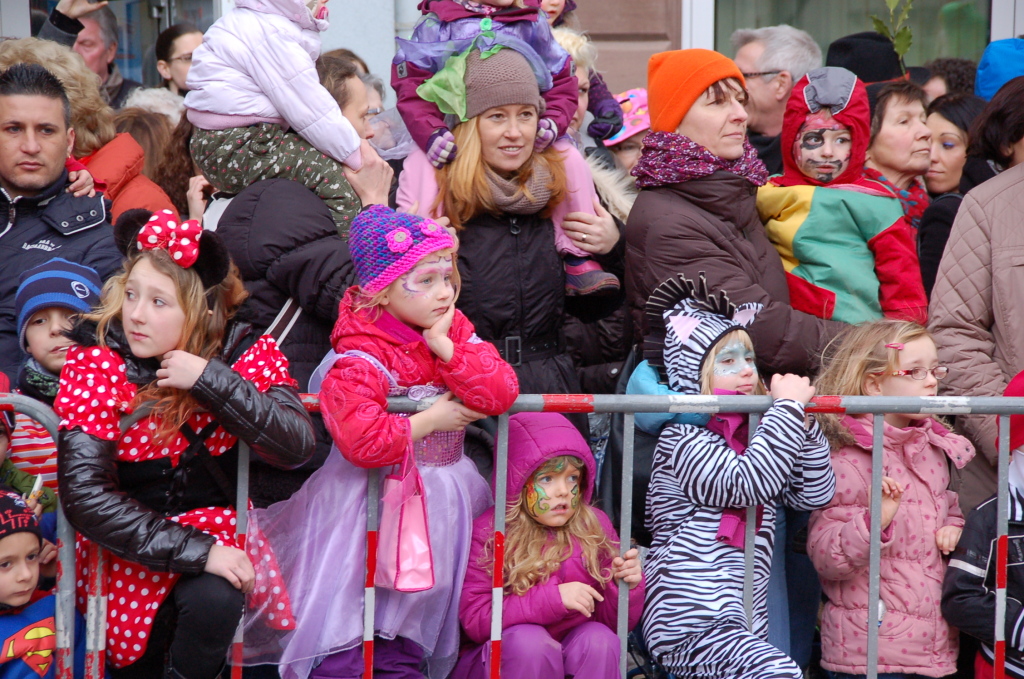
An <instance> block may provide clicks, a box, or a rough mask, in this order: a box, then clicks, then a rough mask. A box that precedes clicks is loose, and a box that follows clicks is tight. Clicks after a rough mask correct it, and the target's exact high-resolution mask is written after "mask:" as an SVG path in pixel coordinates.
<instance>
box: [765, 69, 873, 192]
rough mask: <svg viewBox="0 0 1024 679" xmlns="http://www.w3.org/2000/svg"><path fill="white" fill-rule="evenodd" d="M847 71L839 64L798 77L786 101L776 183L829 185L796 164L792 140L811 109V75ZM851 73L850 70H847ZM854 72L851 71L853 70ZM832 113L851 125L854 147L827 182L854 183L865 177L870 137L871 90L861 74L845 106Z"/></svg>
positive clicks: (777, 184)
mask: <svg viewBox="0 0 1024 679" xmlns="http://www.w3.org/2000/svg"><path fill="white" fill-rule="evenodd" d="M825 70H828V71H846V69H840V68H835V67H832V68H827V69H815V70H814V71H811V72H810V73H808V74H807V75H805V76H804V77H803V78H800V80H798V81H797V83H796V85H795V86H794V87H793V91H792V92H791V93H790V95H789V102H788V103H787V104H786V114H785V118H783V121H782V139H781V140H780V141H781V144H782V167H783V170H782V176H781V177H775V178H773V179H772V183H773V184H775V185H776V186H799V185H804V184H810V185H812V186H826V184H823V183H822V182H819V181H818V180H816V179H811V178H810V177H808V176H806V175H804V174H803V173H802V172H800V169H799V168H798V167H797V166H796V159H795V158H794V157H793V142H794V141H795V140H796V135H797V133H798V132H799V131H800V126H801V125H803V124H804V120H806V119H807V114H808V113H810V112H811V109H810V107H809V106H808V104H807V100H806V97H805V93H804V90H805V89H806V88H807V86H808V84H809V83H810V79H809V77H810V76H811V75H814V74H815V73H819V72H821V71H825ZM846 72H847V73H849V71H846ZM851 75H852V74H851ZM832 116H833V117H834V118H835V119H836V120H837V121H839V122H840V123H842V124H843V125H846V126H847V127H848V128H850V131H851V132H852V135H853V144H852V146H853V148H852V150H851V153H850V164H849V165H847V167H846V170H844V171H843V173H842V174H841V175H839V176H838V177H836V178H835V179H834V180H832V181H831V182H829V183H828V184H827V186H833V187H834V186H836V185H839V184H855V183H858V182H860V181H861V180H862V179H863V178H864V160H865V157H866V155H867V150H868V142H869V141H870V138H871V110H870V108H869V107H868V93H867V90H866V89H865V87H864V83H863V82H861V81H860V79H859V78H858V79H857V80H856V83H855V85H854V87H853V92H852V93H851V94H850V96H849V100H848V101H847V103H846V106H845V108H843V109H842V110H840V111H833V112H832Z"/></svg>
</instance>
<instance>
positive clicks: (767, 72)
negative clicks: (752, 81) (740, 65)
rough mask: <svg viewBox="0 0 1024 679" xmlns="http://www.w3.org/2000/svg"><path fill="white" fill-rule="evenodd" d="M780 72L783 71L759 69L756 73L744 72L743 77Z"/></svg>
mask: <svg viewBox="0 0 1024 679" xmlns="http://www.w3.org/2000/svg"><path fill="white" fill-rule="evenodd" d="M780 73H782V71H758V72H756V73H744V74H743V77H744V78H756V77H757V76H759V75H778V74H780Z"/></svg>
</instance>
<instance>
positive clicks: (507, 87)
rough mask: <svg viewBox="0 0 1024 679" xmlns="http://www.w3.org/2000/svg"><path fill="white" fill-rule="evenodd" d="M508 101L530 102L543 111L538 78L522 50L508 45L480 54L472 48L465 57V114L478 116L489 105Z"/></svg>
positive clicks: (507, 102)
mask: <svg viewBox="0 0 1024 679" xmlns="http://www.w3.org/2000/svg"><path fill="white" fill-rule="evenodd" d="M509 104H530V105H533V106H536V107H537V113H538V114H543V113H544V100H543V99H541V97H540V87H539V86H538V85H537V78H536V76H534V74H533V69H531V68H530V64H529V62H527V61H526V57H524V56H523V55H522V54H520V53H519V52H516V51H515V50H513V49H509V48H505V49H501V50H498V51H497V52H496V53H494V54H492V55H491V56H489V57H487V58H486V59H481V58H480V52H479V51H473V52H472V53H471V54H470V55H469V57H468V58H467V59H466V118H475V117H476V116H478V115H480V114H481V113H483V112H484V111H486V110H487V109H489V108H494V107H496V106H507V105H509Z"/></svg>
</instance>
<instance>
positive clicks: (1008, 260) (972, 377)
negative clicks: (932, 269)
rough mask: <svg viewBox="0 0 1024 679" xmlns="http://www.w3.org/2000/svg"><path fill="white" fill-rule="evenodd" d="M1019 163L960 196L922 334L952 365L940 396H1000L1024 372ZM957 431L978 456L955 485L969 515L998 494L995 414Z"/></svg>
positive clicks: (1022, 174)
mask: <svg viewBox="0 0 1024 679" xmlns="http://www.w3.org/2000/svg"><path fill="white" fill-rule="evenodd" d="M1021 215H1024V164H1020V165H1018V166H1017V167H1014V168H1011V169H1009V170H1006V171H1005V172H1002V173H1001V174H999V175H997V176H996V177H994V178H992V179H990V180H988V181H987V182H985V183H984V184H981V185H979V186H978V187H977V188H975V189H974V190H972V191H971V192H970V193H968V194H967V196H966V197H965V198H964V201H963V203H962V204H961V205H960V210H959V211H958V212H957V215H956V221H954V222H953V229H952V231H951V232H950V234H949V242H948V244H947V245H946V251H945V253H944V254H943V256H942V262H941V263H940V264H939V272H938V275H937V277H936V279H935V288H934V289H933V290H932V299H931V306H930V307H929V311H928V318H929V323H928V329H929V330H931V332H932V335H933V336H934V337H935V344H936V345H937V346H938V348H939V362H940V363H942V364H943V365H947V366H949V368H950V372H949V377H947V378H946V379H945V380H943V382H942V384H941V387H942V393H943V394H949V395H954V396H1001V395H1002V394H1003V391H1004V390H1005V389H1006V384H1007V382H1009V381H1010V378H1012V377H1013V376H1014V375H1016V374H1017V373H1018V372H1020V371H1021V370H1024V313H1022V308H1021V291H1024V228H1021ZM957 428H958V429H959V430H961V431H962V432H963V433H964V434H965V435H966V436H968V437H969V438H970V439H971V441H972V442H973V443H974V445H975V446H977V447H978V450H980V451H981V453H982V454H981V455H979V456H978V457H977V459H975V460H974V461H973V462H971V464H969V465H967V467H966V468H964V470H963V471H962V472H960V474H959V477H960V478H959V479H956V481H955V482H954V487H955V488H957V489H958V490H959V492H960V501H961V505H962V506H963V508H964V511H966V512H969V511H970V510H972V509H974V508H975V507H976V506H978V505H979V504H981V503H982V502H983V501H984V500H986V499H987V498H988V497H990V496H991V495H992V494H993V493H995V492H996V470H995V466H994V465H995V464H996V417H995V415H961V416H958V417H957Z"/></svg>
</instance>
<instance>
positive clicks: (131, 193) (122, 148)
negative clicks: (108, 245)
mask: <svg viewBox="0 0 1024 679" xmlns="http://www.w3.org/2000/svg"><path fill="white" fill-rule="evenodd" d="M80 160H81V161H82V162H83V163H85V166H86V168H87V169H88V170H89V174H91V175H92V178H93V181H94V182H96V185H97V187H99V185H100V183H103V184H106V189H104V191H103V193H104V194H105V195H106V197H107V198H109V199H110V201H111V203H113V207H112V208H111V210H110V212H111V220H110V221H111V222H115V221H117V218H118V217H120V216H121V213H122V212H125V211H126V210H131V209H133V208H145V209H146V210H150V211H152V212H156V211H157V210H170V211H171V212H173V213H174V214H175V215H177V214H178V211H177V210H176V209H175V207H174V203H172V202H171V199H170V198H168V197H167V194H166V193H164V191H163V189H161V188H160V187H159V186H157V185H156V184H154V183H153V182H152V180H150V179H149V177H146V176H145V175H143V174H142V166H143V165H144V164H145V162H146V154H145V152H144V151H143V150H142V147H141V146H139V143H138V142H137V141H135V140H134V139H133V138H132V136H131V135H130V134H128V133H127V132H122V133H120V134H119V135H117V136H116V137H114V138H113V139H111V140H110V141H109V142H107V144H106V145H104V146H103V147H101V148H100V149H99V150H98V151H96V152H95V153H93V154H92V155H91V156H86V157H84V158H81V159H80Z"/></svg>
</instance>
